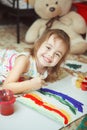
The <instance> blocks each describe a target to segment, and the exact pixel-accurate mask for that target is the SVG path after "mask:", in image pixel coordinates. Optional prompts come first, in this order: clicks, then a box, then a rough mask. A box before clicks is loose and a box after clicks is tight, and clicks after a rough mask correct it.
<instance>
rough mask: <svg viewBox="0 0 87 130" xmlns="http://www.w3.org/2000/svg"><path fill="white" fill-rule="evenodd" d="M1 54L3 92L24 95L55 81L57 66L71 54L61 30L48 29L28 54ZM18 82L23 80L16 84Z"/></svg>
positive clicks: (6, 52) (65, 36)
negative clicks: (7, 91) (4, 89)
mask: <svg viewBox="0 0 87 130" xmlns="http://www.w3.org/2000/svg"><path fill="white" fill-rule="evenodd" d="M4 51H5V52H4V54H5V55H4V57H5V56H6V60H7V61H6V62H3V64H2V68H4V71H3V72H0V73H2V75H4V76H3V77H4V78H2V80H3V81H4V82H3V88H6V89H10V90H12V91H13V92H14V93H15V94H16V93H23V92H25V91H31V90H38V89H40V88H41V87H42V86H43V85H44V86H45V85H47V82H54V81H56V80H57V79H58V71H59V68H60V65H61V63H62V62H63V61H64V60H65V58H66V56H67V54H68V53H69V51H70V38H69V36H68V35H67V34H66V33H65V32H64V31H63V30H59V29H49V30H46V31H45V32H44V33H43V34H42V36H41V37H40V38H39V39H38V40H37V41H36V42H35V43H34V47H33V48H32V49H31V50H30V51H29V53H24V52H23V53H20V54H19V53H18V52H16V51H13V50H4ZM2 52H3V50H2ZM5 63H6V64H5ZM0 71H2V69H0ZM20 79H23V80H21V82H19V80H20Z"/></svg>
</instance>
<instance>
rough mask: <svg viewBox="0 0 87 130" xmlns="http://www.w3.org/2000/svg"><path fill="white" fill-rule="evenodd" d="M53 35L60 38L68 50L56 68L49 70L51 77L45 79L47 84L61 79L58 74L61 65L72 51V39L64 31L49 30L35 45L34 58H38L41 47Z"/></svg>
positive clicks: (32, 53)
mask: <svg viewBox="0 0 87 130" xmlns="http://www.w3.org/2000/svg"><path fill="white" fill-rule="evenodd" d="M51 35H55V36H56V38H58V39H59V38H60V39H61V40H62V41H63V43H64V46H65V48H66V52H65V54H64V56H63V57H62V58H61V60H60V61H59V62H58V64H57V65H56V66H54V67H52V68H49V69H48V71H49V75H48V77H47V78H46V79H45V80H46V81H47V82H54V81H56V80H57V79H58V77H59V75H58V72H59V68H60V65H61V63H62V62H63V61H64V60H65V58H66V56H67V54H68V53H69V51H70V38H69V36H68V35H67V34H66V33H65V32H64V31H63V30H60V29H48V30H46V31H44V33H43V34H42V35H41V36H40V38H39V39H38V40H37V41H36V42H35V43H34V47H33V48H32V50H31V55H32V56H34V57H36V55H37V51H38V49H39V48H40V46H41V45H42V44H43V43H44V42H45V41H46V40H48V39H49V37H50V36H51Z"/></svg>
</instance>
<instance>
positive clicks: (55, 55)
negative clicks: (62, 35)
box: [37, 35, 66, 67]
mask: <svg viewBox="0 0 87 130" xmlns="http://www.w3.org/2000/svg"><path fill="white" fill-rule="evenodd" d="M54 37H55V36H54V35H52V36H50V38H49V39H48V40H47V41H45V42H44V43H43V44H42V45H41V46H40V48H39V50H38V52H37V62H38V64H39V65H41V66H43V67H53V66H55V65H56V64H57V63H58V62H59V61H60V59H61V58H62V57H63V56H64V54H65V52H66V47H65V45H64V43H63V41H62V40H61V39H58V38H56V39H54Z"/></svg>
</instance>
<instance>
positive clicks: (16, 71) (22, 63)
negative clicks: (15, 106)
mask: <svg viewBox="0 0 87 130" xmlns="http://www.w3.org/2000/svg"><path fill="white" fill-rule="evenodd" d="M28 67H29V57H27V56H24V55H22V56H19V57H18V58H17V59H16V61H15V64H14V67H13V69H12V70H11V71H10V72H9V73H8V76H7V78H6V80H5V82H4V84H3V88H5V89H10V90H12V91H13V92H14V93H15V94H16V93H22V92H24V91H27V90H28V91H29V90H32V89H34V90H36V89H39V88H41V86H42V85H43V84H44V83H45V82H44V81H43V80H42V79H41V77H37V78H33V79H31V80H26V81H22V82H18V80H19V78H20V76H21V75H22V74H23V73H25V72H26V71H27V70H28Z"/></svg>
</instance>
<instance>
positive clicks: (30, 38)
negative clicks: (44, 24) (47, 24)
mask: <svg viewBox="0 0 87 130" xmlns="http://www.w3.org/2000/svg"><path fill="white" fill-rule="evenodd" d="M40 27H41V20H40V19H38V20H36V21H35V22H34V23H33V24H32V25H31V26H30V28H29V29H28V31H27V32H26V35H25V41H26V42H28V43H33V42H34V41H35V40H36V39H37V38H38V37H39V29H40Z"/></svg>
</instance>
